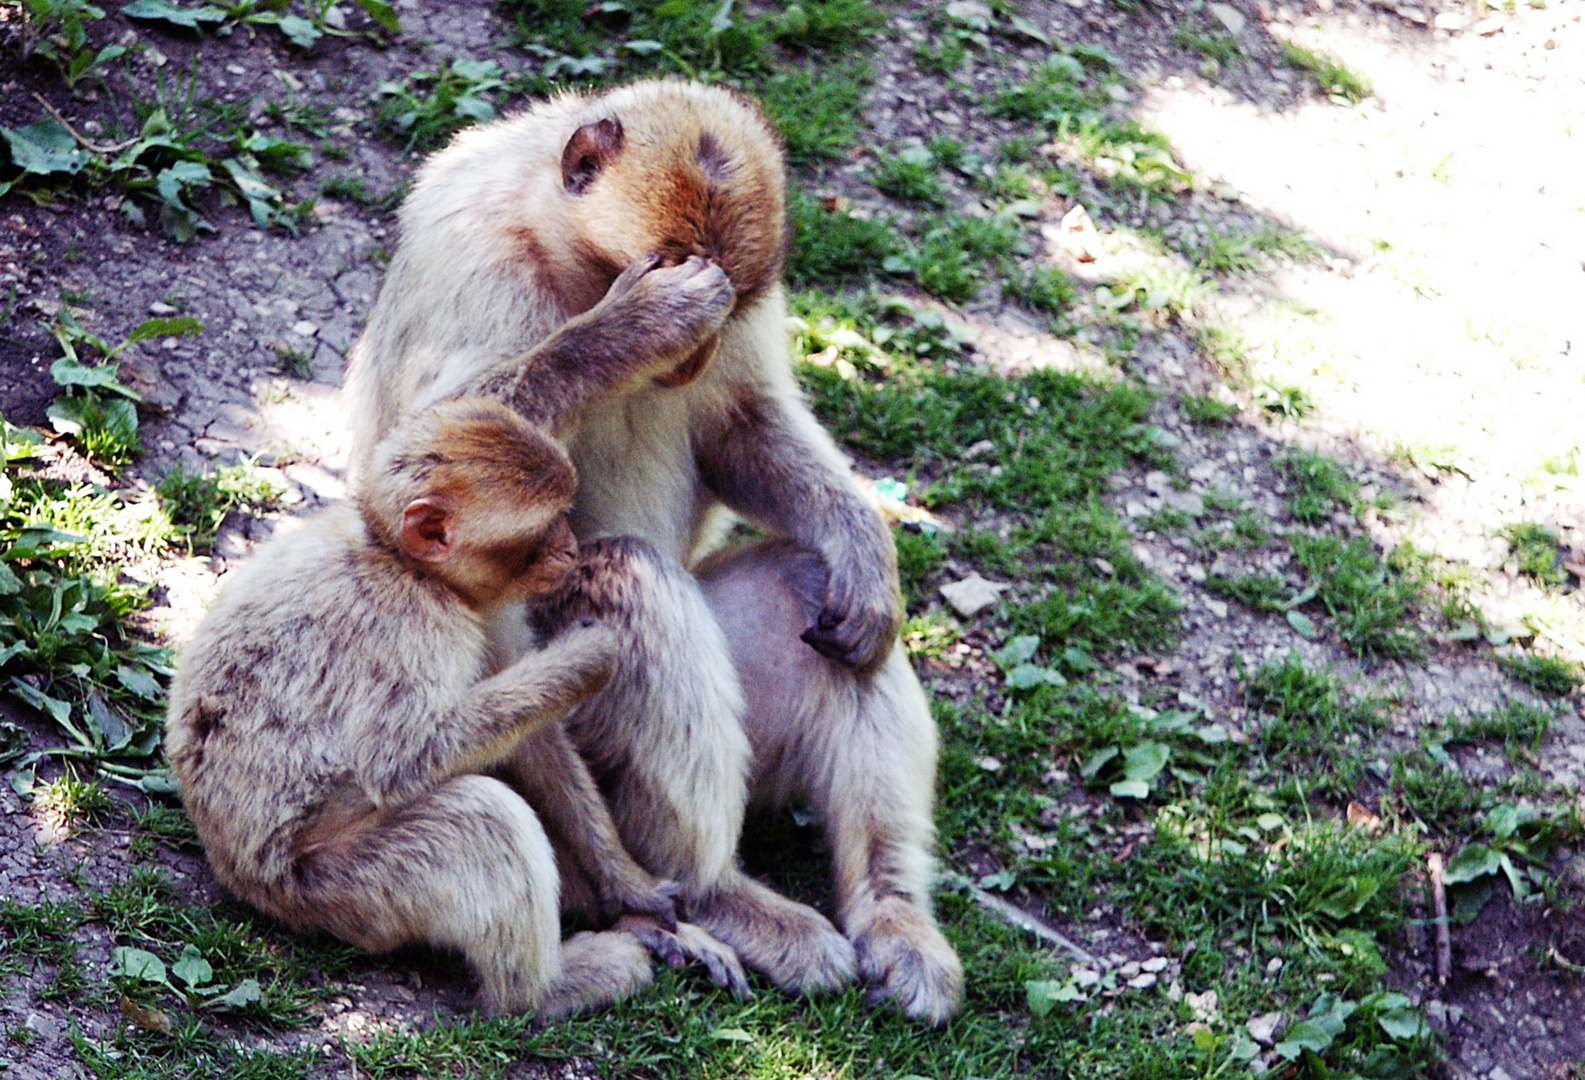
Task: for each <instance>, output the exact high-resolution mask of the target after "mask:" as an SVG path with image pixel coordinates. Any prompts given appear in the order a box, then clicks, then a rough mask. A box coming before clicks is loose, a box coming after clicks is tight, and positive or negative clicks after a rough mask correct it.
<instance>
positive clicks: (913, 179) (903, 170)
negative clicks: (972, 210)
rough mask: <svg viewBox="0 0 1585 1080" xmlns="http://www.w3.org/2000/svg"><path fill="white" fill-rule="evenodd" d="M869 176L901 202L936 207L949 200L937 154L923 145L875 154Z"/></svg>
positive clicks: (885, 192) (873, 181)
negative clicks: (884, 153)
mask: <svg viewBox="0 0 1585 1080" xmlns="http://www.w3.org/2000/svg"><path fill="white" fill-rule="evenodd" d="M870 180H871V182H872V183H874V185H875V186H876V187H877V188H879V189H880V190H881V192H883V193H884V194H887V195H890V196H891V197H892V198H894V199H901V200H903V201H904V202H913V203H921V204H923V205H925V206H937V207H940V206H946V205H947V202H948V198H947V188H946V185H945V184H944V183H942V181H941V175H940V173H939V172H938V164H937V162H936V156H935V155H934V154H932V153H931V152H930V151H929V150H928V149H926V148H925V147H923V146H917V145H915V146H904V147H902V148H900V149H898V150H896V151H893V152H892V153H890V154H888V155H884V156H881V157H878V158H877V161H876V166H875V169H874V171H873V172H872V173H871V174H870Z"/></svg>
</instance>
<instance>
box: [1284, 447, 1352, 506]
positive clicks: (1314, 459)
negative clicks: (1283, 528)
mask: <svg viewBox="0 0 1585 1080" xmlns="http://www.w3.org/2000/svg"><path fill="white" fill-rule="evenodd" d="M1274 464H1275V465H1276V467H1277V471H1278V472H1279V473H1281V474H1282V475H1283V476H1284V477H1285V478H1286V479H1287V481H1288V483H1289V484H1290V485H1291V486H1292V489H1293V490H1292V493H1291V494H1290V495H1289V497H1288V509H1289V511H1290V512H1291V513H1292V514H1293V517H1294V520H1295V521H1302V522H1304V523H1305V524H1306V525H1315V524H1319V523H1321V522H1323V521H1326V520H1327V519H1328V518H1330V517H1331V516H1332V512H1333V511H1334V510H1340V509H1341V510H1347V509H1351V508H1352V506H1353V503H1354V493H1355V491H1357V490H1358V487H1359V485H1358V484H1356V483H1354V481H1353V480H1352V479H1350V478H1349V475H1348V473H1347V472H1346V471H1345V470H1344V468H1343V466H1342V465H1341V464H1339V463H1338V462H1336V461H1334V460H1332V459H1331V458H1329V457H1326V456H1324V455H1322V454H1315V453H1311V452H1310V451H1308V450H1289V451H1288V452H1287V453H1285V454H1283V455H1282V456H1281V457H1280V458H1278V459H1277V460H1276V461H1275V462H1274Z"/></svg>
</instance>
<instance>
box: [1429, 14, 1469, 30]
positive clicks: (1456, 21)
mask: <svg viewBox="0 0 1585 1080" xmlns="http://www.w3.org/2000/svg"><path fill="white" fill-rule="evenodd" d="M1431 25H1432V26H1435V27H1436V28H1437V29H1438V30H1448V31H1452V32H1454V33H1457V32H1458V31H1460V30H1462V29H1464V16H1463V15H1462V14H1460V13H1459V12H1457V11H1439V12H1437V15H1436V18H1435V19H1432V20H1431Z"/></svg>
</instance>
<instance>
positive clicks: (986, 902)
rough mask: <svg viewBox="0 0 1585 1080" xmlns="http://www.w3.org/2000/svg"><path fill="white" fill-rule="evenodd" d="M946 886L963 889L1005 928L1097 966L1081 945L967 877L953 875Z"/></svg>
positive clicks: (1094, 958) (1082, 961)
mask: <svg viewBox="0 0 1585 1080" xmlns="http://www.w3.org/2000/svg"><path fill="white" fill-rule="evenodd" d="M946 884H948V885H950V886H953V887H955V888H961V889H965V890H967V891H968V894H969V895H970V896H972V897H973V898H974V902H975V903H976V904H979V905H980V907H982V908H985V909H986V910H987V911H989V912H991V914H993V915H995V916H996V917H997V918H999V919H1001V920H1002V921H1003V922H1005V923H1007V924H1008V925H1009V926H1016V927H1018V929H1020V930H1022V931H1024V932H1025V933H1027V934H1033V935H1034V936H1035V937H1037V938H1039V939H1040V940H1041V941H1044V942H1045V943H1046V944H1048V945H1055V946H1056V947H1057V948H1059V949H1061V950H1062V951H1064V952H1066V953H1067V954H1068V955H1070V956H1072V957H1073V958H1074V959H1075V960H1078V961H1079V962H1080V963H1084V964H1097V963H1100V961H1099V960H1097V959H1096V957H1095V954H1094V953H1092V952H1090V951H1089V950H1087V949H1085V948H1084V946H1082V945H1080V944H1078V943H1077V942H1075V941H1073V940H1071V939H1069V938H1067V937H1065V936H1064V935H1062V934H1061V933H1059V932H1058V931H1056V930H1055V929H1053V928H1052V927H1050V926H1048V925H1046V923H1045V922H1043V921H1042V920H1040V919H1037V918H1035V917H1034V916H1033V915H1031V914H1029V912H1027V911H1025V910H1024V909H1023V908H1020V907H1019V906H1018V905H1016V904H1010V903H1008V902H1007V901H1006V900H1003V899H1002V898H1001V897H999V896H993V895H992V894H990V893H988V892H986V891H985V890H984V889H982V888H980V887H979V886H978V885H976V884H974V883H973V882H972V881H970V880H969V879H968V878H966V877H961V876H959V875H957V874H953V875H951V876H950V877H949V878H947V881H946Z"/></svg>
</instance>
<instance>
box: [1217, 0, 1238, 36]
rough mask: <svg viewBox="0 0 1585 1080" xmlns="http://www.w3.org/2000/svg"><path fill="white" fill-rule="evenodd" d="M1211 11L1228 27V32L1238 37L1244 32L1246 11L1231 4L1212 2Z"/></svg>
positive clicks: (1218, 20)
mask: <svg viewBox="0 0 1585 1080" xmlns="http://www.w3.org/2000/svg"><path fill="white" fill-rule="evenodd" d="M1209 7H1210V12H1211V14H1212V15H1214V16H1215V17H1216V21H1217V22H1219V23H1221V24H1222V25H1223V26H1225V27H1227V32H1228V33H1229V34H1232V35H1233V36H1234V37H1237V36H1238V35H1239V34H1242V33H1243V32H1244V13H1243V12H1241V11H1239V10H1238V9H1237V8H1235V7H1233V6H1232V5H1231V4H1211V5H1210V6H1209Z"/></svg>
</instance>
